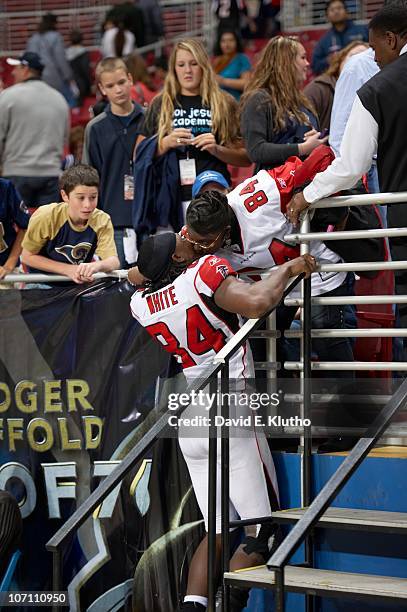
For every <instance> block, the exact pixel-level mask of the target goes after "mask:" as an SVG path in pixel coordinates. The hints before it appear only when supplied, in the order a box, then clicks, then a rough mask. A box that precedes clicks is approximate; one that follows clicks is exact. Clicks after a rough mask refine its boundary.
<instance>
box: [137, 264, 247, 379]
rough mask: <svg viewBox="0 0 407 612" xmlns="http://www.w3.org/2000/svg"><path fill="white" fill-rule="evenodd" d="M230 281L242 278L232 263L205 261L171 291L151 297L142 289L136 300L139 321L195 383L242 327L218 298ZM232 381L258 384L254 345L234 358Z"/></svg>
mask: <svg viewBox="0 0 407 612" xmlns="http://www.w3.org/2000/svg"><path fill="white" fill-rule="evenodd" d="M228 276H236V273H235V271H234V270H233V268H232V266H231V265H230V263H229V261H227V260H225V259H221V258H220V257H217V256H216V255H205V256H204V257H201V258H200V259H198V260H197V261H195V262H194V263H192V264H191V265H190V266H189V267H188V268H187V269H186V270H185V271H184V272H183V273H182V274H180V275H179V276H178V277H177V278H176V279H175V280H174V281H173V283H171V284H170V285H167V286H166V287H163V288H161V289H159V290H158V291H155V292H154V293H147V294H146V295H144V290H143V289H139V290H137V291H136V292H135V293H134V295H133V296H132V298H131V302H130V308H131V312H132V314H133V316H134V318H135V319H137V321H139V323H140V324H141V325H142V326H143V327H145V328H146V330H147V331H148V332H149V334H151V335H152V336H153V337H154V338H155V339H156V340H158V341H159V342H160V343H161V344H162V345H163V347H164V349H165V350H166V351H168V352H169V353H171V354H172V355H174V356H175V357H176V358H177V360H178V362H179V363H181V364H182V367H183V369H184V374H185V376H186V377H187V379H188V380H189V381H190V380H191V379H193V378H195V379H196V378H202V377H204V375H205V371H206V369H207V367H208V365H209V364H211V363H212V361H213V357H214V355H215V354H216V353H218V352H219V351H220V349H221V348H222V347H223V346H224V345H225V344H226V342H227V341H228V340H230V338H232V337H233V335H234V334H235V333H236V332H237V331H238V329H239V328H240V326H241V323H242V320H241V318H240V317H239V316H238V315H236V314H232V313H230V312H226V311H225V310H222V309H221V308H219V306H217V305H216V304H215V301H214V298H213V296H214V293H215V291H216V290H217V289H218V287H219V285H220V284H221V283H222V282H223V281H224V280H225V278H227V277H228ZM229 376H230V378H232V379H242V378H254V367H253V358H252V354H251V350H250V347H249V345H248V343H247V344H246V345H245V346H243V347H242V348H240V349H239V350H238V351H237V352H236V353H235V354H234V355H233V357H232V358H231V360H230V362H229Z"/></svg>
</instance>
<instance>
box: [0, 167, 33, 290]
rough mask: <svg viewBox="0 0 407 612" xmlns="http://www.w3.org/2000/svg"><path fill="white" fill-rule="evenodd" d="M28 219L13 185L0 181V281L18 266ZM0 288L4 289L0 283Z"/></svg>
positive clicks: (25, 208)
mask: <svg viewBox="0 0 407 612" xmlns="http://www.w3.org/2000/svg"><path fill="white" fill-rule="evenodd" d="M28 219H29V216H28V210H27V207H26V206H25V204H24V202H23V200H22V199H21V196H20V195H19V193H18V192H17V190H16V188H15V187H14V185H13V183H11V182H10V181H7V180H5V179H0V281H1V279H2V278H4V277H5V276H6V275H7V274H10V273H11V272H13V271H14V268H15V267H16V266H17V265H18V261H19V257H20V255H21V243H22V241H23V238H24V234H25V230H26V229H27V225H28ZM10 286H11V285H10ZM0 287H1V288H4V287H3V286H2V284H1V282H0Z"/></svg>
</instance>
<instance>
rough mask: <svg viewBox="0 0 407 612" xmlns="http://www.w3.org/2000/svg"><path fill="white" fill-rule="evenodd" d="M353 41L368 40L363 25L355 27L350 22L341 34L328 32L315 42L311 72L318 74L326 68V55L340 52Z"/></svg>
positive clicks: (366, 31) (334, 31)
mask: <svg viewBox="0 0 407 612" xmlns="http://www.w3.org/2000/svg"><path fill="white" fill-rule="evenodd" d="M354 40H365V41H367V40H369V34H368V29H367V27H366V26H364V25H356V24H355V23H353V21H352V20H349V21H348V22H347V25H346V28H345V29H344V31H343V32H338V30H335V28H331V29H330V30H328V32H327V33H326V34H324V36H323V37H322V38H320V39H319V41H318V42H317V44H316V46H315V49H314V51H313V53H312V62H311V67H312V72H313V73H314V74H320V73H321V72H324V71H325V70H326V69H327V68H328V55H330V54H331V53H335V52H336V51H340V50H341V49H343V48H344V47H346V45H348V44H349V43H350V42H352V41H354Z"/></svg>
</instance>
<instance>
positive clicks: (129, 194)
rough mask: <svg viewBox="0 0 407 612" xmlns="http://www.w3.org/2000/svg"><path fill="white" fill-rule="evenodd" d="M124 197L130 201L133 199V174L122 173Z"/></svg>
mask: <svg viewBox="0 0 407 612" xmlns="http://www.w3.org/2000/svg"><path fill="white" fill-rule="evenodd" d="M124 199H125V200H131V201H133V199H134V176H132V175H131V174H125V175H124Z"/></svg>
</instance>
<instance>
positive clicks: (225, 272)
mask: <svg viewBox="0 0 407 612" xmlns="http://www.w3.org/2000/svg"><path fill="white" fill-rule="evenodd" d="M216 272H219V274H222V276H223V278H226V277H227V276H228V274H229V271H228V267H227V266H224V265H221V266H216Z"/></svg>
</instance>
